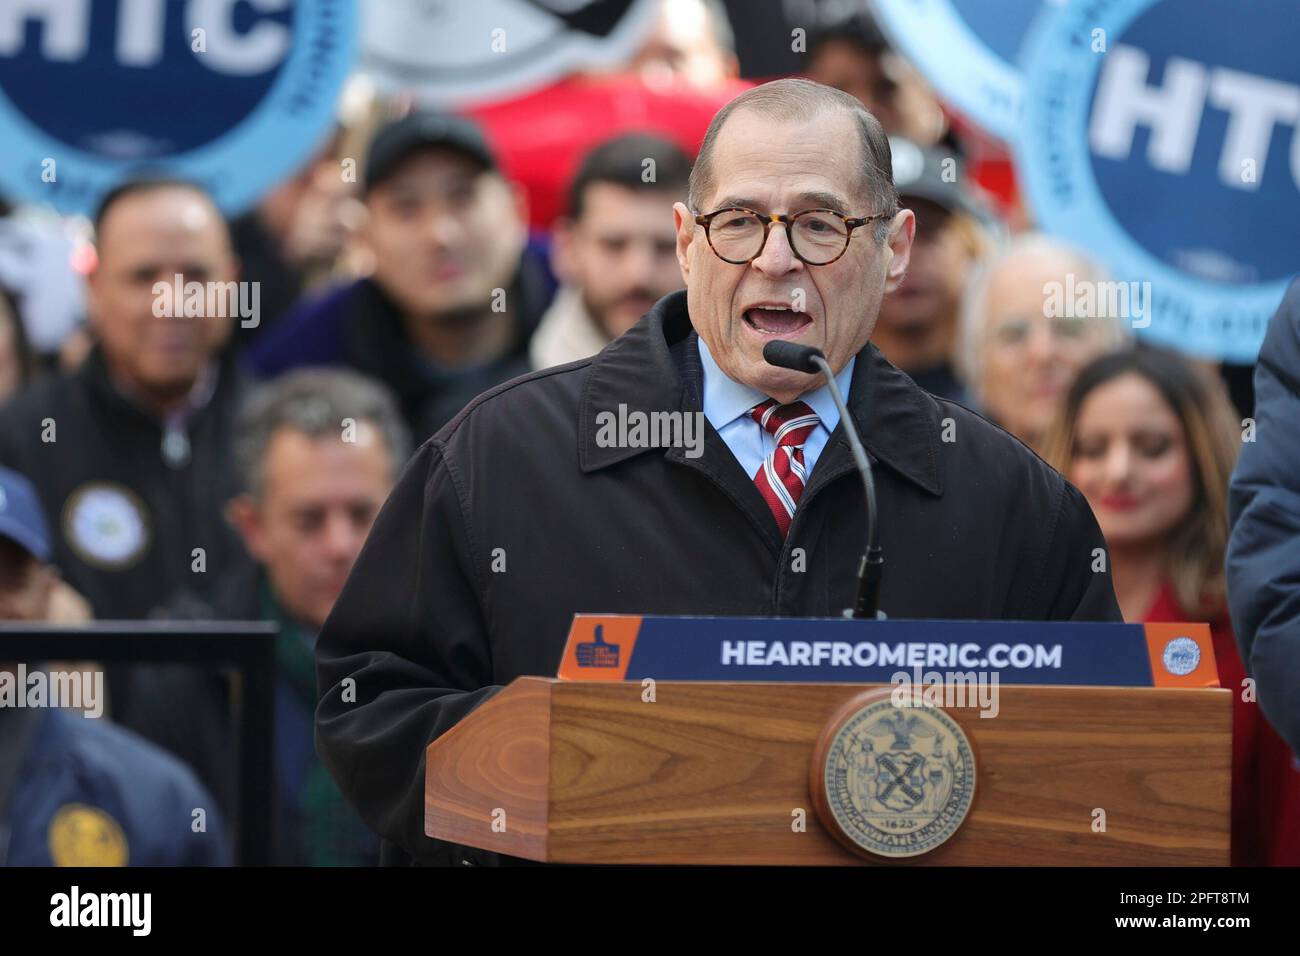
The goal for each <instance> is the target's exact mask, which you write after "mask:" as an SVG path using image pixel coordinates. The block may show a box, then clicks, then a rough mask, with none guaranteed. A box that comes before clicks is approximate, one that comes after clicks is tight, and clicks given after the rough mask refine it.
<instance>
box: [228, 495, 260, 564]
mask: <svg viewBox="0 0 1300 956" xmlns="http://www.w3.org/2000/svg"><path fill="white" fill-rule="evenodd" d="M226 520H227V521H229V522H230V523H231V525H233V526H234V528H235V531H237V532H238V533H239V537H240V539H241V540H242V541H243V542H244V548H245V549H246V550H247V551H248V553H249V554H251V555H252V556H253V557H254V558H256V559H257V560H258V561H259V562H265V561H266V544H265V539H264V536H263V529H262V512H261V511H260V509H259V508H258V507H257V502H256V501H255V500H254V499H253V496H252V495H250V494H247V493H245V494H242V495H236V496H235V497H234V498H232V499H231V500H230V503H229V504H228V505H226Z"/></svg>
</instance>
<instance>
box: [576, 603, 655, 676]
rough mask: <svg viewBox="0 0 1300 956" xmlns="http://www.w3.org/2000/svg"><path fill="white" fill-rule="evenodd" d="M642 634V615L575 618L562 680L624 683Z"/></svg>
mask: <svg viewBox="0 0 1300 956" xmlns="http://www.w3.org/2000/svg"><path fill="white" fill-rule="evenodd" d="M640 630H641V617H640V615H631V614H575V615H574V616H573V626H572V627H571V628H569V640H568V641H567V642H566V643H565V645H564V657H563V658H561V659H560V672H559V674H558V675H557V676H558V677H560V678H561V679H562V680H622V679H623V677H624V675H625V674H626V673H627V664H628V661H629V660H631V658H632V648H633V647H634V646H635V645H636V636H637V633H638V632H639V631H640Z"/></svg>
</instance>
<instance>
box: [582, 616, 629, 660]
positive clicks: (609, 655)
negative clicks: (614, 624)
mask: <svg viewBox="0 0 1300 956" xmlns="http://www.w3.org/2000/svg"><path fill="white" fill-rule="evenodd" d="M595 637H596V639H595V640H594V641H583V642H582V643H581V644H579V645H578V650H577V655H578V666H579V667H617V666H618V648H619V645H617V644H606V643H605V625H604V624H597V625H596V633H595Z"/></svg>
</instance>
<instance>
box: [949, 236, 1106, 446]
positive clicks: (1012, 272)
mask: <svg viewBox="0 0 1300 956" xmlns="http://www.w3.org/2000/svg"><path fill="white" fill-rule="evenodd" d="M1107 281H1108V280H1107V276H1106V273H1105V272H1104V271H1103V270H1102V267H1101V266H1100V264H1098V263H1097V262H1095V261H1094V260H1093V259H1092V258H1091V257H1089V256H1088V255H1087V254H1085V253H1084V252H1082V251H1080V250H1078V249H1075V248H1074V247H1073V246H1069V245H1066V244H1064V243H1062V242H1060V241H1059V240H1057V239H1054V238H1051V237H1048V236H1044V235H1040V234H1036V233H1026V234H1023V235H1020V236H1017V237H1016V238H1015V239H1013V240H1012V241H1011V242H1010V243H1009V244H1008V245H1007V246H1006V247H1005V248H1004V249H1002V250H1000V251H999V252H997V253H995V254H994V256H993V257H992V258H990V259H988V260H986V261H985V262H984V263H983V264H982V265H981V267H980V268H979V269H978V270H976V271H975V273H974V274H973V275H972V277H971V279H970V282H969V283H968V285H967V287H966V292H965V296H964V297H963V299H962V311H961V318H960V321H959V323H958V331H957V339H956V343H955V346H954V351H953V364H954V367H955V368H956V371H957V374H958V376H959V377H960V378H961V379H962V381H963V383H964V384H965V386H966V391H967V393H968V394H969V395H970V397H971V400H972V401H973V402H974V403H975V405H974V407H975V408H976V410H977V411H979V412H980V413H981V414H982V415H984V417H986V418H989V419H992V420H993V421H995V422H997V423H998V424H999V425H1001V426H1002V427H1003V428H1005V429H1006V430H1007V431H1009V432H1010V433H1011V434H1013V435H1015V436H1016V437H1017V438H1019V439H1020V440H1021V441H1022V442H1024V443H1025V444H1026V445H1028V446H1029V447H1030V448H1032V449H1033V450H1034V451H1036V452H1038V453H1039V454H1040V455H1041V454H1042V453H1043V440H1044V437H1045V435H1046V432H1047V429H1048V428H1049V427H1050V426H1051V424H1052V421H1053V420H1054V419H1055V418H1056V416H1057V413H1058V412H1059V411H1060V409H1061V403H1062V402H1063V401H1064V400H1065V393H1066V391H1067V390H1068V389H1069V387H1070V384H1071V383H1072V382H1073V381H1074V377H1075V375H1077V374H1078V372H1079V369H1081V368H1082V367H1083V366H1084V365H1086V364H1087V363H1088V362H1089V361H1090V360H1092V359H1093V358H1096V357H1097V356H1098V355H1101V354H1103V353H1105V352H1114V351H1116V350H1119V349H1123V348H1125V347H1127V346H1128V343H1129V336H1128V329H1127V326H1126V325H1125V323H1124V316H1122V315H1114V314H1111V311H1110V305H1111V303H1110V299H1109V297H1108V296H1107V295H1105V294H1103V292H1104V290H1105V288H1106V284H1107ZM1083 290H1086V291H1090V292H1092V296H1091V305H1089V303H1088V301H1087V300H1080V298H1079V293H1080V292H1081V291H1083Z"/></svg>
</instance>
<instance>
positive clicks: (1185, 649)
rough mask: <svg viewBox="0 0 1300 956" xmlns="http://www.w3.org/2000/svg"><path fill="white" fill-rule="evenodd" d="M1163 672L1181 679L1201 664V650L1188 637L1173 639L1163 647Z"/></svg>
mask: <svg viewBox="0 0 1300 956" xmlns="http://www.w3.org/2000/svg"><path fill="white" fill-rule="evenodd" d="M1164 661H1165V670H1167V671H1169V673H1171V674H1173V675H1175V676H1177V677H1182V676H1183V675H1184V674H1190V673H1191V672H1192V671H1194V670H1196V665H1197V664H1199V663H1201V648H1200V646H1199V645H1198V644H1197V643H1196V642H1195V641H1194V640H1192V639H1191V638H1190V637H1175V638H1174V639H1173V640H1172V641H1170V642H1169V643H1168V644H1166V645H1165V653H1164Z"/></svg>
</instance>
